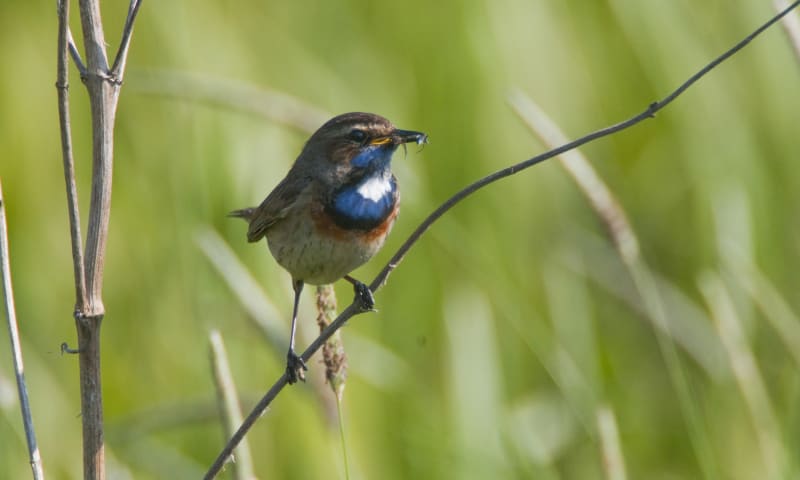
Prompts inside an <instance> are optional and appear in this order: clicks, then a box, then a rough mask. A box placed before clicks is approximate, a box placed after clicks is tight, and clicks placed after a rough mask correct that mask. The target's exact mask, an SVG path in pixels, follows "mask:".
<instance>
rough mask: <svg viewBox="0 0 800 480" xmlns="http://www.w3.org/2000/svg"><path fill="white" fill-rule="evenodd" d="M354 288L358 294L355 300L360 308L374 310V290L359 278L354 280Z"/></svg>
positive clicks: (364, 310) (366, 310) (361, 309)
mask: <svg viewBox="0 0 800 480" xmlns="http://www.w3.org/2000/svg"><path fill="white" fill-rule="evenodd" d="M353 290H354V291H355V294H356V298H355V300H354V302H355V304H356V306H357V307H358V309H359V310H360V311H362V312H374V311H375V297H373V296H372V290H370V288H369V287H368V286H367V285H366V284H364V283H361V282H359V281H358V280H355V281H354V282H353Z"/></svg>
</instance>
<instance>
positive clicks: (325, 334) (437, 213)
mask: <svg viewBox="0 0 800 480" xmlns="http://www.w3.org/2000/svg"><path fill="white" fill-rule="evenodd" d="M797 5H800V0H797V1H795V2H794V3H792V4H791V5H790V6H789V7H787V8H786V9H784V10H783V11H781V12H780V13H778V14H777V15H775V16H774V17H772V18H771V19H770V20H769V21H768V22H766V23H764V24H763V25H761V26H760V27H758V28H757V29H756V30H755V31H753V33H751V34H750V35H748V36H747V37H745V38H744V39H743V40H742V41H740V42H739V43H737V44H736V45H734V46H733V47H731V48H730V49H729V50H727V51H726V52H725V53H723V54H722V55H720V56H719V57H717V58H715V59H714V60H712V61H711V62H710V63H708V64H707V65H706V66H704V67H703V68H702V69H700V70H699V71H698V72H697V73H695V74H694V75H692V76H691V77H689V79H688V80H686V81H685V82H684V83H682V84H681V85H680V86H678V88H676V89H675V90H674V91H673V92H672V93H670V94H669V95H667V96H666V97H665V98H664V99H662V100H660V101H658V102H654V103H652V104H650V105H649V106H648V107H647V108H646V109H645V110H644V111H643V112H642V113H639V114H638V115H635V116H633V117H631V118H629V119H628V120H625V121H623V122H620V123H617V124H615V125H611V126H609V127H606V128H603V129H600V130H597V131H595V132H592V133H589V134H588V135H585V136H583V137H580V138H578V139H577V140H574V141H572V142H569V143H566V144H564V145H562V146H560V147H558V148H554V149H552V150H550V151H547V152H544V153H542V154H540V155H537V156H535V157H532V158H530V159H528V160H525V161H523V162H519V163H517V164H514V165H511V166H510V167H507V168H504V169H502V170H499V171H497V172H495V173H492V174H490V175H487V176H485V177H483V178H481V179H480V180H477V181H476V182H474V183H472V184H470V185H468V186H466V187H464V188H463V189H462V190H460V191H458V192H457V193H456V194H455V195H453V196H452V197H450V198H449V199H447V200H446V201H445V202H444V203H442V204H441V205H440V206H439V207H438V208H436V210H434V211H433V212H432V213H431V214H430V215H429V216H428V217H427V218H426V219H425V220H424V221H423V222H422V223H421V224H420V225H419V226H418V227H417V229H416V230H414V232H413V233H412V234H411V235H410V236H409V237H408V239H407V240H406V241H405V243H403V245H402V246H401V247H400V248H399V249H398V250H397V252H396V253H395V254H394V256H392V258H391V259H390V260H389V262H388V263H387V264H386V266H384V268H383V269H382V270H381V271H380V272H379V273H378V275H377V276H376V277H375V279H374V280H373V281H372V282H371V283H370V285H369V287H370V289H371V290H372V291H373V292H376V291H378V290H379V289H380V288H381V287H382V286H383V285H384V284H385V282H386V280H387V278H388V277H389V275H390V274H391V273H392V271H394V269H395V268H397V265H398V264H399V263H400V262H401V261H402V260H403V258H404V257H405V255H406V254H407V253H408V251H409V250H410V249H411V247H412V246H413V245H414V244H415V243H416V242H417V240H419V239H420V237H421V236H422V234H424V233H425V232H426V231H427V230H428V228H430V226H431V225H432V224H433V223H434V222H435V221H436V220H438V219H439V218H440V217H441V216H442V215H444V214H445V213H446V212H447V211H449V210H450V209H451V208H453V207H454V206H455V205H456V204H457V203H459V202H460V201H461V200H463V199H465V198H466V197H468V196H470V195H472V194H473V193H475V192H476V191H478V190H480V189H481V188H483V187H485V186H487V185H489V184H491V183H494V182H496V181H498V180H500V179H503V178H505V177H509V176H511V175H514V174H516V173H519V172H520V171H522V170H525V169H527V168H530V167H532V166H534V165H536V164H538V163H541V162H543V161H545V160H548V159H550V158H553V157H555V156H558V155H561V154H562V153H564V152H567V151H569V150H572V149H574V148H577V147H580V146H581V145H584V144H586V143H589V142H591V141H594V140H597V139H599V138H602V137H606V136H608V135H611V134H613V133H616V132H619V131H621V130H625V129H627V128H630V127H632V126H634V125H636V124H638V123H639V122H641V121H642V120H645V119H648V118H653V117H654V116H655V114H656V112H658V111H659V110H661V109H662V108H664V107H666V106H667V105H668V104H670V103H671V102H672V101H673V100H675V99H676V98H677V97H678V96H679V95H681V94H682V93H683V92H684V91H685V90H686V89H688V88H689V87H691V86H692V85H693V84H695V83H696V82H697V81H698V80H699V79H700V78H702V77H703V76H704V75H706V74H707V73H708V72H710V71H711V70H713V69H714V68H715V67H716V66H717V65H719V64H720V63H722V62H723V61H725V60H726V59H728V58H729V57H731V56H732V55H733V54H735V53H736V52H738V51H739V50H741V49H742V48H744V47H745V46H746V45H747V44H748V43H750V42H751V41H752V40H753V39H754V38H755V37H757V36H758V35H759V34H760V33H762V32H763V31H764V30H766V29H767V28H769V27H770V26H772V25H773V24H774V23H775V22H777V21H778V20H780V19H781V18H782V17H783V16H784V15H786V14H787V13H788V12H789V11H791V10H792V9H793V8H795V7H797ZM358 313H363V312H361V311H359V310H358V309H357V308H356V306H355V304H350V305H349V306H348V307H347V308H346V309H345V310H344V311H343V312H342V313H341V314H339V317H338V318H337V319H336V320H334V321H333V322H332V323H331V324H330V325H328V326H327V327H326V328H325V329H324V330H323V331H322V332H321V333H320V335H319V336H318V337H317V338H316V339H315V340H314V341H313V342H312V343H311V345H309V346H308V348H307V349H306V350H305V351H304V352H303V354H302V355H301V358H302V359H303V360H304V361H305V362H308V361H309V359H310V358H311V356H312V355H313V354H314V353H316V352H317V350H319V349H320V348H321V347H322V345H323V344H324V343H325V342H326V341H327V340H328V339H329V338H330V337H331V335H333V334H334V333H335V332H336V331H337V330H338V329H339V328H341V327H342V326H343V325H344V324H345V323H346V322H347V321H348V320H349V319H350V318H352V317H353V316H354V315H356V314H358ZM286 384H287V382H286V375H285V374H284V375H282V376H281V377H280V378H279V379H278V380H277V381H276V382H275V384H274V385H273V386H272V388H270V389H269V391H268V392H267V393H266V394H265V395H264V397H263V398H262V399H261V401H259V402H258V404H257V405H256V406H255V407H254V408H253V411H252V412H250V414H249V415H248V416H247V418H246V419H245V421H244V422H243V423H242V426H241V427H239V430H237V431H236V433H235V434H234V435H233V437H231V439H230V440H229V441H228V444H227V445H225V448H223V450H222V452H220V454H219V456H218V457H217V458H216V460H215V461H214V463H213V464H212V465H211V467H210V468H209V470H208V472H207V473H206V475H205V477H204V478H205V479H206V480H210V479H213V478H214V477H216V476H217V474H218V473H219V472H220V470H221V469H222V467H223V466H224V465H225V462H226V461H227V460H228V458H229V457H230V456H231V452H232V451H233V449H234V448H236V445H238V443H239V442H240V441H241V440H242V438H244V436H245V435H246V434H247V432H248V431H249V430H250V428H252V426H253V424H254V423H255V422H256V420H258V418H259V417H261V415H263V413H264V411H266V409H267V407H268V406H269V404H270V403H271V402H272V400H273V399H274V398H275V397H276V396H277V395H278V394H279V393H280V392H281V390H283V387H285V386H286Z"/></svg>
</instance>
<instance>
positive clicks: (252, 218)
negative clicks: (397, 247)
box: [230, 112, 428, 383]
mask: <svg viewBox="0 0 800 480" xmlns="http://www.w3.org/2000/svg"><path fill="white" fill-rule="evenodd" d="M427 140H428V136H427V135H426V134H424V133H421V132H413V131H409V130H400V129H397V128H395V126H394V125H392V123H391V122H390V121H389V120H387V119H385V118H383V117H381V116H378V115H374V114H371V113H360V112H354V113H345V114H343V115H339V116H337V117H334V118H332V119H331V120H329V121H328V122H327V123H325V124H324V125H323V126H322V127H320V128H319V130H317V131H316V132H314V134H313V135H311V138H309V139H308V141H307V142H306V144H305V146H304V147H303V151H302V152H300V155H299V156H298V157H297V160H295V162H294V165H292V168H291V169H290V170H289V173H288V174H286V178H284V179H283V180H282V181H281V182H280V183H279V184H278V186H277V187H275V189H274V190H273V191H272V192H271V193H270V194H269V195H268V196H267V198H266V199H265V200H264V201H263V202H261V205H259V206H258V207H255V208H245V209H242V210H236V211H234V212H231V213H230V216H232V217H240V218H243V219H245V220H247V222H248V223H249V224H250V227H249V229H248V230H247V240H248V241H249V242H257V241H259V240H261V239H262V238H263V237H266V239H267V244H268V245H269V250H270V252H272V256H273V257H275V260H277V262H278V263H279V264H280V265H281V266H282V267H283V268H284V269H286V270H287V271H288V272H289V274H291V276H292V286H293V288H294V309H293V312H292V327H291V334H290V337H289V352H288V354H287V363H286V375H287V379H288V381H289V383H295V382H296V381H297V380H298V379H300V380H303V379H304V373H303V371H304V370H307V367H306V365H305V363H304V362H303V360H302V359H301V358H300V357H299V356H298V355H297V354H296V353H295V351H294V335H295V327H296V322H297V307H298V303H299V301H300V293H301V292H302V290H303V285H304V284H306V283H308V284H312V285H324V284H329V283H333V282H334V281H336V280H339V279H340V278H344V279H345V280H347V281H348V282H350V283H352V284H353V288H354V290H355V293H356V302H357V303H358V304H359V306H360V307H361V308H362V309H363V310H372V309H373V307H374V300H373V298H372V291H371V290H370V289H369V287H368V286H366V285H365V284H363V283H361V282H359V281H358V280H356V279H355V278H353V277H351V276H350V275H349V274H350V272H351V271H353V270H355V269H356V268H357V267H359V266H361V265H362V264H364V263H365V262H366V261H367V260H369V259H370V258H372V256H373V255H375V253H377V252H378V250H380V248H381V247H382V246H383V242H384V241H385V240H386V236H387V235H388V234H389V231H390V230H391V229H392V225H393V224H394V221H395V219H396V218H397V212H398V208H399V203H400V192H399V190H398V189H397V179H396V178H395V176H394V175H393V174H392V171H391V160H392V154H393V153H394V152H395V150H397V147H398V146H400V145H403V146H405V144H406V143H410V142H416V143H417V144H423V143H427Z"/></svg>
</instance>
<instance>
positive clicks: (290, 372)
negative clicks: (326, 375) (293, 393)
mask: <svg viewBox="0 0 800 480" xmlns="http://www.w3.org/2000/svg"><path fill="white" fill-rule="evenodd" d="M306 370H308V367H307V366H306V362H304V361H303V359H302V358H300V356H299V355H297V354H296V353H294V350H289V353H287V354H286V381H287V382H289V385H292V384H294V383H297V381H298V380H301V381H303V382H305V381H306V374H305V371H306Z"/></svg>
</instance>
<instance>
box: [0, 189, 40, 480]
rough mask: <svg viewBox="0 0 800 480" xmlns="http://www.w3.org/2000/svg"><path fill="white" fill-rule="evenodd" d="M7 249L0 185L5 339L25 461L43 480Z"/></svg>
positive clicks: (38, 479)
mask: <svg viewBox="0 0 800 480" xmlns="http://www.w3.org/2000/svg"><path fill="white" fill-rule="evenodd" d="M9 256H10V254H9V249H8V226H7V225H6V208H5V204H4V202H3V187H2V185H0V278H1V279H2V283H3V299H4V300H5V302H4V303H5V307H6V320H7V322H8V336H9V338H10V339H11V356H12V357H13V361H14V373H15V375H16V377H17V393H18V394H19V405H20V410H21V411H22V424H23V425H24V427H25V438H26V440H27V441H28V460H29V462H30V465H31V470H32V471H33V478H34V479H35V480H40V479H43V478H44V471H43V470H42V458H41V455H40V454H39V446H38V445H37V444H36V433H35V431H34V429H33V416H32V415H31V405H30V402H29V401H28V387H27V386H26V384H25V369H24V367H23V364H22V346H21V345H20V343H19V329H18V327H17V313H16V310H15V309H14V290H13V289H12V288H11V264H10V261H9Z"/></svg>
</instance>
